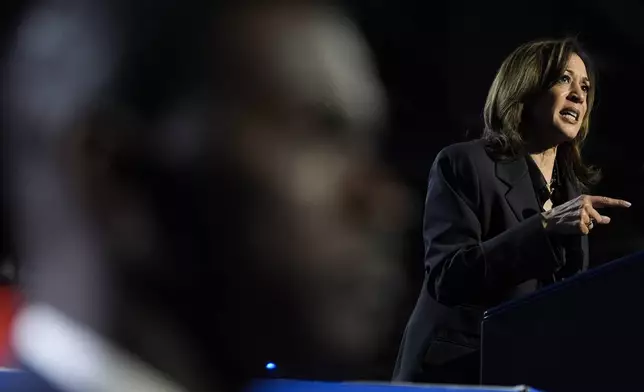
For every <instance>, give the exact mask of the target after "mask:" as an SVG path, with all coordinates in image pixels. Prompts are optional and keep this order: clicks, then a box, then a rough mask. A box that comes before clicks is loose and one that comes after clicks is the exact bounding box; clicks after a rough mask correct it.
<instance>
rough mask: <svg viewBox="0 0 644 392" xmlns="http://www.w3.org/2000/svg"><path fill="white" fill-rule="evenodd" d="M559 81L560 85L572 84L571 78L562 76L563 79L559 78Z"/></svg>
mask: <svg viewBox="0 0 644 392" xmlns="http://www.w3.org/2000/svg"><path fill="white" fill-rule="evenodd" d="M558 81H559V83H570V76H568V75H561V77H559V80H558Z"/></svg>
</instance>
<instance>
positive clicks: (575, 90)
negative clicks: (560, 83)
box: [568, 83, 586, 104]
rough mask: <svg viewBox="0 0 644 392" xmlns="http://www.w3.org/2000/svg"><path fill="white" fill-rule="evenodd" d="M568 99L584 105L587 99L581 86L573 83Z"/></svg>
mask: <svg viewBox="0 0 644 392" xmlns="http://www.w3.org/2000/svg"><path fill="white" fill-rule="evenodd" d="M568 99H570V100H571V101H573V102H575V103H579V104H582V103H584V100H585V99H586V98H585V92H584V91H583V90H582V88H581V86H580V85H579V84H577V83H573V85H572V89H571V90H570V93H569V94H568Z"/></svg>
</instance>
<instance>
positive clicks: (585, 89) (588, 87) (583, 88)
mask: <svg viewBox="0 0 644 392" xmlns="http://www.w3.org/2000/svg"><path fill="white" fill-rule="evenodd" d="M581 89H582V90H583V91H584V92H585V93H587V92H588V91H590V86H588V85H583V86H581Z"/></svg>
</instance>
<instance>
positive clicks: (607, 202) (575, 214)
mask: <svg viewBox="0 0 644 392" xmlns="http://www.w3.org/2000/svg"><path fill="white" fill-rule="evenodd" d="M630 206H631V203H629V202H627V201H626V200H619V199H611V198H610V197H605V196H590V195H581V196H578V197H576V198H574V199H572V200H570V201H567V202H566V203H564V204H561V205H559V206H557V207H555V208H553V209H551V210H550V211H546V212H544V213H542V214H541V216H542V218H543V224H544V227H545V229H546V230H547V231H548V232H552V233H557V234H583V235H587V234H588V233H590V230H592V228H593V226H594V224H595V223H599V224H602V225H605V224H608V223H610V218H609V217H607V216H604V215H601V214H600V213H599V212H597V210H596V208H603V207H623V208H628V207H630Z"/></svg>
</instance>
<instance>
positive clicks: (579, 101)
mask: <svg viewBox="0 0 644 392" xmlns="http://www.w3.org/2000/svg"><path fill="white" fill-rule="evenodd" d="M590 88H591V86H590V80H589V78H588V73H587V71H586V65H585V64H584V62H583V60H582V59H581V58H580V57H579V56H578V55H577V54H576V53H573V54H572V55H571V56H570V59H569V60H568V64H567V65H566V69H565V72H564V73H563V75H561V77H559V79H558V80H557V81H556V82H555V84H554V85H553V86H552V87H550V89H548V90H547V91H546V92H545V93H544V94H543V95H542V96H541V97H539V99H538V100H537V102H536V104H535V106H534V109H533V111H532V118H533V119H534V121H535V125H536V127H535V128H536V131H537V132H538V133H537V135H538V136H539V137H544V138H547V139H549V140H548V141H550V139H551V138H552V139H554V141H555V142H556V143H557V144H559V143H562V142H565V141H569V140H572V139H574V138H575V137H576V136H577V133H579V129H580V128H581V124H582V122H583V120H584V118H585V116H586V112H587V110H588V101H587V98H588V92H589V91H590Z"/></svg>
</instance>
